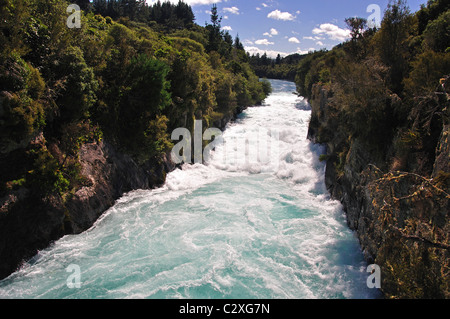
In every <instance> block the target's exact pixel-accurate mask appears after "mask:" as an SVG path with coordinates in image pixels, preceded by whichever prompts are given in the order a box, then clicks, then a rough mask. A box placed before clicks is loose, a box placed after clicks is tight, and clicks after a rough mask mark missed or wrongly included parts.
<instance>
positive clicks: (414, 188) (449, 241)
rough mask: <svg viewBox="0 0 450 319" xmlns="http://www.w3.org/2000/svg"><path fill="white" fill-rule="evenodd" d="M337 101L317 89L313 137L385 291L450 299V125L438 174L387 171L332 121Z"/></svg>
mask: <svg viewBox="0 0 450 319" xmlns="http://www.w3.org/2000/svg"><path fill="white" fill-rule="evenodd" d="M331 98H332V93H330V92H329V91H328V90H327V89H326V88H324V87H321V86H320V85H315V86H314V87H313V90H312V98H311V101H310V104H311V106H312V115H311V121H310V126H309V132H308V138H309V139H310V140H311V141H313V142H315V143H321V144H325V145H326V146H327V167H326V173H325V183H326V185H327V188H328V189H329V191H330V193H331V195H332V196H333V197H334V198H336V199H338V200H340V201H341V202H342V204H343V206H344V209H345V212H346V215H347V221H348V225H349V227H350V228H351V229H352V230H355V231H356V234H357V236H358V238H359V241H360V244H361V248H362V250H363V253H364V256H365V258H366V260H367V262H368V263H376V264H377V265H379V266H380V267H381V270H382V288H381V290H382V292H383V293H384V294H385V296H386V297H392V298H450V220H449V219H450V195H449V194H448V190H446V189H445V187H444V186H445V183H444V184H442V185H444V186H441V184H440V183H442V181H441V180H444V181H445V178H448V176H447V175H446V174H448V173H450V168H449V158H450V149H449V147H450V146H449V145H450V144H449V140H448V138H449V125H442V134H441V137H440V140H439V143H438V147H437V150H436V158H435V159H433V160H434V170H433V174H432V176H431V177H437V178H434V179H432V178H426V177H423V176H421V175H419V174H414V173H407V172H397V171H390V172H389V171H387V170H388V167H389V165H386V158H383V156H381V155H380V154H379V153H380V152H377V151H376V150H374V149H373V148H371V147H369V146H368V145H366V144H364V143H363V142H361V141H360V140H359V139H358V138H350V139H349V137H347V136H343V135H342V133H341V132H340V129H339V125H340V123H336V121H331V120H330V116H331V114H330V113H333V112H335V111H336V110H333V103H332V100H331ZM394 102H395V101H394ZM341 124H342V123H341ZM330 132H332V134H330ZM387 142H388V141H387ZM343 145H347V146H346V147H348V149H346V148H345V147H343ZM342 149H344V151H342ZM391 151H392V150H391ZM392 152H393V153H395V150H393V151H392ZM344 155H345V156H344ZM416 166H417V167H420V166H419V165H416ZM442 176H443V177H442ZM447 183H448V181H447Z"/></svg>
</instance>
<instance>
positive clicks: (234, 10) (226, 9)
mask: <svg viewBox="0 0 450 319" xmlns="http://www.w3.org/2000/svg"><path fill="white" fill-rule="evenodd" d="M223 11H225V12H229V13H231V14H237V15H239V8H238V7H231V8H223Z"/></svg>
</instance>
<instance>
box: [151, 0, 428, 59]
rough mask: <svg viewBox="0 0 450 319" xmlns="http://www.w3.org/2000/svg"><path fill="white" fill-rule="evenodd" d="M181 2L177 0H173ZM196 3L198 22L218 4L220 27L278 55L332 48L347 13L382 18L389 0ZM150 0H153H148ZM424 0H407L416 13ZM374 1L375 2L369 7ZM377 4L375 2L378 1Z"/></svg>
mask: <svg viewBox="0 0 450 319" xmlns="http://www.w3.org/2000/svg"><path fill="white" fill-rule="evenodd" d="M170 1H171V2H178V0H170ZM184 1H185V2H186V3H188V4H190V5H191V6H192V8H193V11H194V14H195V17H196V22H197V23H198V24H200V25H205V23H206V22H209V21H210V9H211V6H212V4H213V3H215V4H216V5H217V8H218V9H219V14H220V15H221V16H222V17H223V20H222V23H221V24H222V28H223V29H226V30H229V32H230V34H232V35H233V37H235V36H236V35H237V34H239V38H240V39H241V41H242V42H243V43H244V46H245V48H246V50H247V51H248V52H250V53H251V54H252V53H260V54H263V53H264V52H267V54H268V55H269V56H271V57H275V56H276V55H277V54H281V55H282V56H285V55H288V54H292V53H307V52H308V51H312V50H320V49H322V48H326V49H331V48H332V47H333V46H335V45H337V44H339V43H341V42H343V41H345V39H346V38H347V37H348V30H347V29H346V25H345V21H344V20H345V18H348V17H354V16H358V17H363V18H366V19H369V17H370V16H371V15H372V17H375V16H376V13H377V12H376V10H369V11H368V8H369V9H371V8H376V6H378V8H379V9H380V12H381V17H383V12H384V10H385V9H386V7H387V5H388V3H389V0H308V1H306V0H296V1H295V0H184ZM147 2H148V3H152V2H154V0H153V1H152V0H147ZM426 2H427V1H426V0H408V1H407V4H408V6H409V8H410V10H411V11H412V12H415V11H417V10H419V8H420V5H421V4H426ZM370 5H372V6H371V7H369V6H370ZM374 5H375V6H374Z"/></svg>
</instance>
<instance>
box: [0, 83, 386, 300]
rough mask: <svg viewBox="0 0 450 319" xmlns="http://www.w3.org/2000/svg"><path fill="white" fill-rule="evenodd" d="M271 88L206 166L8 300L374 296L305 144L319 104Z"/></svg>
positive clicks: (85, 238)
mask: <svg viewBox="0 0 450 319" xmlns="http://www.w3.org/2000/svg"><path fill="white" fill-rule="evenodd" d="M271 83H272V86H273V93H272V94H271V95H270V96H269V97H268V98H267V99H266V100H265V102H264V104H263V105H262V106H257V107H250V108H248V109H246V110H245V111H244V112H243V113H242V114H241V115H240V116H239V118H238V119H237V120H236V121H234V122H233V123H230V124H229V125H228V127H227V128H226V130H225V132H224V134H223V140H224V143H223V144H221V145H218V146H217V147H216V151H215V152H213V153H211V154H212V156H211V158H210V160H209V161H208V163H206V164H205V165H203V164H193V165H188V164H186V165H183V167H182V169H177V170H176V171H174V172H172V173H170V174H168V175H167V181H166V184H165V185H164V186H163V187H161V188H159V189H155V190H138V191H134V192H131V193H129V194H126V195H125V196H124V197H123V198H121V199H120V200H118V201H117V203H116V204H115V206H114V207H112V208H111V209H109V210H108V211H107V212H105V213H104V215H103V216H102V217H101V218H100V219H99V220H98V221H97V222H96V223H95V225H94V226H93V227H92V228H91V229H89V230H88V231H86V232H84V233H82V234H79V235H70V236H65V237H63V238H62V239H60V240H58V241H57V242H55V243H54V244H53V245H52V246H51V247H49V248H48V249H46V250H43V251H40V252H39V254H37V255H36V256H35V257H34V258H33V259H32V260H30V261H29V262H27V263H26V264H25V265H23V267H22V268H21V269H20V270H18V271H17V272H15V273H14V274H12V275H11V276H9V277H8V278H6V279H4V280H3V281H0V298H46V299H54V298H55V299H59V298H158V299H166V298H191V299H199V298H206V299H219V298H220V299H221V298H227V299H228V298H233V299H240V298H245V299H278V298H280V299H302V298H308V299H313V298H320V299H329V298H333V299H334V298H349V299H352V298H357V299H363V298H376V297H377V296H378V292H377V291H374V290H372V289H369V288H368V287H367V284H366V280H367V277H368V275H369V274H368V273H367V272H366V269H367V264H366V263H365V262H364V260H363V256H362V252H361V250H360V247H359V243H358V240H357V239H356V237H355V235H354V233H353V232H352V231H350V230H349V228H348V227H347V224H346V220H345V214H344V212H343V210H342V207H341V205H340V203H339V202H337V201H335V200H332V199H331V198H330V196H329V194H328V192H327V190H326V187H325V185H324V169H325V164H324V163H322V162H320V161H319V156H320V154H321V153H322V152H323V149H322V148H321V147H320V146H318V145H313V144H312V143H311V142H309V141H308V140H307V139H306V136H307V131H308V122H309V118H310V114H311V111H310V109H309V105H308V103H307V102H306V101H305V100H304V99H303V98H301V97H300V98H299V97H298V96H297V95H295V94H293V92H294V91H295V84H294V83H291V82H286V81H279V80H271ZM252 138H255V139H256V140H257V145H259V148H258V149H257V150H258V151H257V152H256V154H257V156H256V157H254V156H253V157H252V156H251V154H253V153H252V151H251V150H250V149H251V147H252V145H254V144H252V141H253V140H252ZM246 140H248V141H249V142H248V143H245V141H246ZM242 141H244V142H243V143H242ZM242 145H244V147H241V146H242ZM267 145H270V147H268V146H267ZM261 150H262V151H261ZM249 157H251V158H250V159H249Z"/></svg>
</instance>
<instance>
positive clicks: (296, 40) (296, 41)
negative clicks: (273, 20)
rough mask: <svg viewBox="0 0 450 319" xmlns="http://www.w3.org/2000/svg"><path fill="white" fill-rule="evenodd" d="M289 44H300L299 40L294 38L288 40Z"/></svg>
mask: <svg viewBox="0 0 450 319" xmlns="http://www.w3.org/2000/svg"><path fill="white" fill-rule="evenodd" d="M289 42H291V43H300V40H299V39H297V38H296V37H292V38H289Z"/></svg>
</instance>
